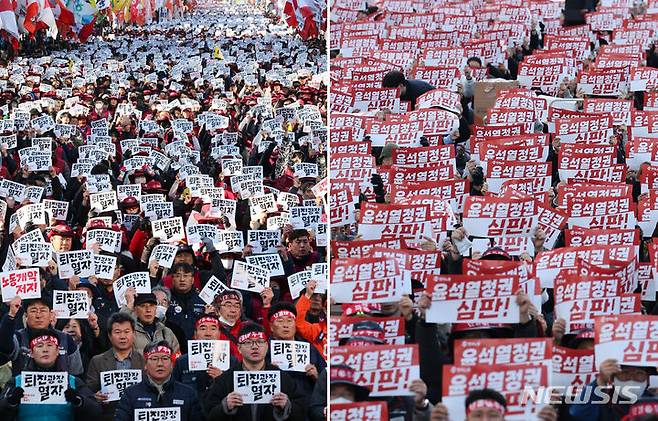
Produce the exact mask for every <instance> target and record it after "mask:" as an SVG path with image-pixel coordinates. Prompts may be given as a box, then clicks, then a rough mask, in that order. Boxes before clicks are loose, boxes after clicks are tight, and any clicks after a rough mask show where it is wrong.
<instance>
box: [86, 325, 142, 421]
mask: <svg viewBox="0 0 658 421" xmlns="http://www.w3.org/2000/svg"><path fill="white" fill-rule="evenodd" d="M107 332H108V333H107V336H108V338H109V341H110V344H111V348H110V349H108V350H107V351H105V352H103V353H102V354H100V355H96V356H95V357H94V358H92V359H91V362H90V363H89V369H88V370H87V384H88V385H89V388H90V389H91V391H92V392H95V393H96V395H95V397H96V400H98V401H99V402H100V403H101V406H102V407H103V416H102V419H103V420H104V421H113V420H114V412H115V411H116V407H117V404H118V402H116V401H113V402H107V395H106V394H105V393H102V392H101V379H100V376H101V373H102V372H103V371H113V370H130V369H138V370H141V369H143V368H144V357H143V356H142V354H140V353H139V352H136V351H135V350H133V345H134V343H135V319H133V317H132V316H130V315H128V314H126V313H114V314H113V315H112V316H111V317H110V319H109V320H108V321H107Z"/></svg>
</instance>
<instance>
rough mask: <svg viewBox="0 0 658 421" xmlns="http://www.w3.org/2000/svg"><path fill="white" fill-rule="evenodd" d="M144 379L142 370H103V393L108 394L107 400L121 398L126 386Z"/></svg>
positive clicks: (112, 400)
mask: <svg viewBox="0 0 658 421" xmlns="http://www.w3.org/2000/svg"><path fill="white" fill-rule="evenodd" d="M141 381H142V370H111V371H101V393H104V394H106V395H107V402H114V401H118V400H119V399H121V396H122V395H123V391H124V390H126V388H128V387H130V386H132V385H135V384H137V383H140V382H141Z"/></svg>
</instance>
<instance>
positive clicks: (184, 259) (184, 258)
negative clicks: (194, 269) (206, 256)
mask: <svg viewBox="0 0 658 421" xmlns="http://www.w3.org/2000/svg"><path fill="white" fill-rule="evenodd" d="M176 263H187V264H188V265H191V264H193V263H194V258H193V257H192V253H188V252H184V253H178V254H176V257H174V264H176Z"/></svg>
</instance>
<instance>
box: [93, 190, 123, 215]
mask: <svg viewBox="0 0 658 421" xmlns="http://www.w3.org/2000/svg"><path fill="white" fill-rule="evenodd" d="M89 206H90V207H91V209H95V210H96V211H98V212H107V211H113V210H115V209H119V205H118V202H117V194H116V192H115V191H108V192H103V193H92V194H90V195H89Z"/></svg>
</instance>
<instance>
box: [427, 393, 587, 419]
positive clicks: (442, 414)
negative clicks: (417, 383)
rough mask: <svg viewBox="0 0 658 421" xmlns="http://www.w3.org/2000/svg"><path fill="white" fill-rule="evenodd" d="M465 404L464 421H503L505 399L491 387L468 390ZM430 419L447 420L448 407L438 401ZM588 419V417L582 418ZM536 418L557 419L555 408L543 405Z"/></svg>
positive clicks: (505, 409)
mask: <svg viewBox="0 0 658 421" xmlns="http://www.w3.org/2000/svg"><path fill="white" fill-rule="evenodd" d="M464 405H465V406H466V421H479V420H489V421H504V420H505V412H506V411H507V401H506V400H505V397H504V396H503V395H501V394H500V393H499V392H497V391H495V390H492V389H474V390H471V391H470V392H468V396H467V397H466V400H465V401H464ZM431 419H432V421H449V420H450V419H451V418H450V414H448V408H447V407H446V406H445V405H444V404H442V403H438V404H436V406H435V407H434V409H433V410H432V417H431ZM582 419H583V420H589V419H590V418H582ZM537 420H540V421H557V414H556V413H555V409H553V408H552V407H551V406H545V407H543V408H542V409H541V411H539V413H538V414H537Z"/></svg>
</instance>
